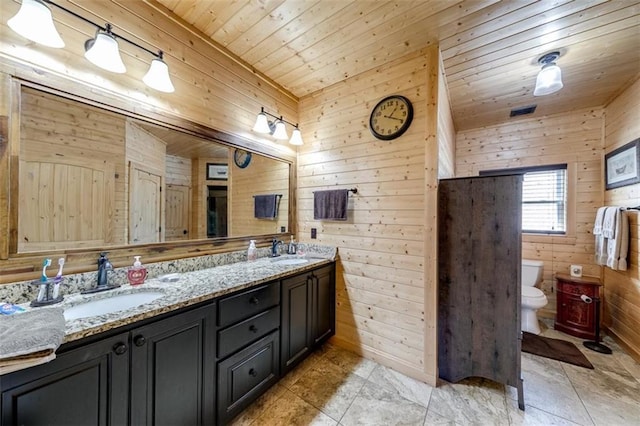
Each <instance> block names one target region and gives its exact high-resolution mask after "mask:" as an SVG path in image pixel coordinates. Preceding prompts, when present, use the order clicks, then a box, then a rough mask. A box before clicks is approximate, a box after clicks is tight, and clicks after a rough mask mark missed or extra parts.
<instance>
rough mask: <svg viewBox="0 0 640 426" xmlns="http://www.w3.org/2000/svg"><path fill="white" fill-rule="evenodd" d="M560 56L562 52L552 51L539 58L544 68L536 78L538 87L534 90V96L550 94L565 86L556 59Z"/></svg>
mask: <svg viewBox="0 0 640 426" xmlns="http://www.w3.org/2000/svg"><path fill="white" fill-rule="evenodd" d="M559 57H560V52H550V53H547V54H545V55H542V56H541V57H540V59H538V63H539V64H540V65H542V69H541V70H540V72H539V73H538V77H537V78H536V88H535V89H534V90H533V96H544V95H550V94H552V93H555V92H557V91H558V90H560V89H562V88H563V87H564V85H563V84H562V71H561V70H560V67H559V66H558V65H556V60H557V59H558V58H559Z"/></svg>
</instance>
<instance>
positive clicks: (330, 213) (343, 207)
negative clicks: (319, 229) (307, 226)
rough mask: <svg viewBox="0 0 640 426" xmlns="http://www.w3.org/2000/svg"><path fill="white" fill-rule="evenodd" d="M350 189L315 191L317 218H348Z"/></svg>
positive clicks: (314, 213)
mask: <svg viewBox="0 0 640 426" xmlns="http://www.w3.org/2000/svg"><path fill="white" fill-rule="evenodd" d="M348 203H349V190H348V189H332V190H329V191H316V192H314V193H313V218H314V219H315V220H347V204H348Z"/></svg>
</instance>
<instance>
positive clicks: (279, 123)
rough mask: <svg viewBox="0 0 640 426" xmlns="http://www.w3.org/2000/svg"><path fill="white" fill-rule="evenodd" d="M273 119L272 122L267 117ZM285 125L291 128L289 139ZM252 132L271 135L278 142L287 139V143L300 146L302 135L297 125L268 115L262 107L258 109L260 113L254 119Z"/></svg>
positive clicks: (280, 117)
mask: <svg viewBox="0 0 640 426" xmlns="http://www.w3.org/2000/svg"><path fill="white" fill-rule="evenodd" d="M268 116H270V117H273V118H274V119H275V120H274V121H269V117H268ZM285 124H288V125H290V126H292V127H293V133H292V134H291V139H289V135H288V134H287V128H286V126H285ZM253 131H254V132H256V133H264V134H267V133H269V134H271V135H273V137H274V138H275V139H278V140H286V139H289V143H290V144H291V145H302V144H303V142H302V134H301V133H300V129H299V128H298V123H296V124H293V123H290V122H288V121H286V120H284V119H283V118H282V116H277V115H273V114H270V113H268V112H266V111H265V110H264V107H261V108H260V112H259V113H258V116H257V117H256V123H255V124H254V126H253Z"/></svg>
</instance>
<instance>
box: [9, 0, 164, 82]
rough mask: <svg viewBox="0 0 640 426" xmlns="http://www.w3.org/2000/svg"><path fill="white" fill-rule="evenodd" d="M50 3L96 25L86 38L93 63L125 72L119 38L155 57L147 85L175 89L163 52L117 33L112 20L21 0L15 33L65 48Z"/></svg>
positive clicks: (14, 21)
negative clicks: (103, 21) (91, 35)
mask: <svg viewBox="0 0 640 426" xmlns="http://www.w3.org/2000/svg"><path fill="white" fill-rule="evenodd" d="M48 5H51V6H55V7H56V8H58V9H60V10H62V11H64V12H66V13H68V14H69V15H72V16H75V17H76V18H78V19H80V20H82V21H84V22H86V23H88V24H91V25H93V26H94V27H96V28H97V31H96V36H95V38H92V39H89V40H87V41H86V42H85V45H84V47H85V55H84V56H85V57H86V58H87V59H88V60H89V61H90V62H91V63H93V64H94V65H96V66H98V67H100V68H102V69H105V70H107V71H111V72H115V73H124V72H126V67H125V65H124V62H122V58H121V57H120V50H119V48H118V39H120V40H123V41H125V42H127V43H129V44H130V45H132V46H135V47H137V48H138V49H141V50H144V51H145V52H147V53H149V54H150V55H151V56H153V58H154V59H153V60H152V61H151V64H150V66H149V71H147V73H146V74H145V76H144V77H143V78H142V81H143V82H144V83H145V84H146V85H147V86H149V87H151V88H152V89H155V90H159V91H162V92H166V93H171V92H173V91H175V88H174V87H173V84H172V83H171V77H170V75H169V67H168V66H167V64H166V62H164V59H163V54H162V51H158V53H155V52H153V51H151V50H149V49H147V48H146V47H143V46H141V45H139V44H138V43H135V42H133V41H131V40H129V39H127V38H126V37H123V36H121V35H119V34H115V33H114V32H113V31H112V30H111V28H112V26H111V24H109V23H107V24H105V26H104V27H102V26H100V25H98V24H96V23H95V22H93V21H91V20H89V19H87V18H85V17H84V16H82V15H79V14H77V13H75V12H73V11H71V10H69V9H67V8H65V7H62V6H60V5H58V4H56V3H54V2H52V1H51V0H22V5H21V6H20V10H18V13H17V14H16V15H15V16H14V17H13V18H11V19H9V21H8V22H7V23H8V24H9V27H11V29H13V30H14V31H15V32H17V33H18V34H20V35H21V36H23V37H25V38H27V39H29V40H32V41H35V42H36V43H39V44H43V45H45V46H51V47H64V41H63V40H62V39H61V38H60V35H59V34H58V32H57V31H56V29H55V26H54V24H53V16H52V14H51V10H50V9H49V7H48Z"/></svg>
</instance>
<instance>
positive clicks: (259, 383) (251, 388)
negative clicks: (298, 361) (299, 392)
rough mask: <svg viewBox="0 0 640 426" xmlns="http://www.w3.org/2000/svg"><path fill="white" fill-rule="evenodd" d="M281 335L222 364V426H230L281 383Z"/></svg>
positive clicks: (267, 338) (219, 380)
mask: <svg viewBox="0 0 640 426" xmlns="http://www.w3.org/2000/svg"><path fill="white" fill-rule="evenodd" d="M279 347H280V344H279V339H278V332H277V331H274V332H273V333H271V334H269V335H267V336H265V337H263V338H262V339H260V340H258V341H257V342H256V343H254V344H252V345H251V346H249V347H247V348H245V349H243V350H241V351H240V352H238V353H236V354H234V355H232V356H231V357H229V358H227V359H226V360H224V361H222V362H220V363H218V424H227V423H228V421H229V420H230V419H231V418H233V417H234V416H236V415H237V414H238V413H239V412H240V411H241V410H242V409H243V408H245V407H246V406H248V405H249V404H250V403H251V402H252V401H253V400H255V399H256V398H257V397H258V396H260V395H261V394H262V392H263V391H264V390H266V389H268V388H269V387H270V386H271V385H272V384H273V383H275V382H276V381H277V380H278V364H279V360H280V357H279Z"/></svg>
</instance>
